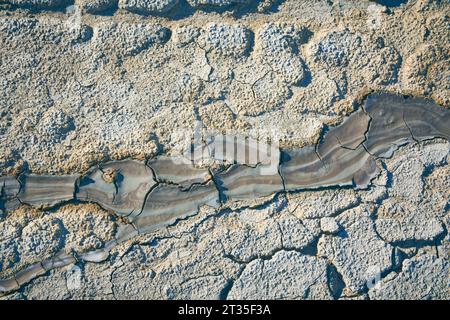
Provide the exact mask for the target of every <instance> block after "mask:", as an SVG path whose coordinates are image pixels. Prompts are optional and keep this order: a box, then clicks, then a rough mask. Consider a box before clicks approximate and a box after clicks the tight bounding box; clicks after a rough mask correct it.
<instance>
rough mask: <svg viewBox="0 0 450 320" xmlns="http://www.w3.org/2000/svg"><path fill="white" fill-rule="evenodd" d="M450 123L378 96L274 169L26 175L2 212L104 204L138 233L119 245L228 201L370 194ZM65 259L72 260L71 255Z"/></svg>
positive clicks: (157, 163) (444, 115)
mask: <svg viewBox="0 0 450 320" xmlns="http://www.w3.org/2000/svg"><path fill="white" fill-rule="evenodd" d="M449 123H450V111H449V110H448V109H445V108H442V107H440V106H439V105H437V104H435V103H433V102H432V101H430V100H425V99H421V98H411V97H402V96H396V95H393V94H372V95H370V96H369V97H368V99H367V100H366V102H365V105H364V106H363V108H361V109H360V110H358V111H356V112H355V113H354V114H352V115H351V116H350V117H348V118H347V119H346V121H344V122H343V123H342V124H341V125H340V126H337V127H335V128H332V129H331V130H330V131H328V132H327V133H326V134H325V135H324V137H323V139H322V140H321V141H319V143H318V145H317V146H315V147H306V148H303V149H300V150H297V151H292V152H285V154H284V156H283V157H282V159H281V161H280V164H279V165H278V164H277V165H275V167H274V168H268V167H267V166H268V165H264V164H258V165H256V166H251V165H250V164H248V163H245V158H242V159H244V162H242V163H236V164H234V165H232V166H231V167H229V168H228V169H226V170H222V171H215V170H207V169H199V168H195V167H194V166H193V165H192V164H188V163H180V162H179V161H172V160H171V159H170V158H158V159H153V160H150V161H148V162H147V163H144V162H139V161H135V160H124V161H117V162H109V163H106V164H103V165H101V166H98V167H95V168H93V169H92V170H90V171H89V172H88V173H87V174H85V175H84V176H82V177H78V176H48V175H47V176H38V175H28V174H21V175H20V176H19V177H18V178H17V179H15V178H14V177H1V178H0V181H1V195H2V208H6V209H11V208H13V207H15V206H17V205H18V204H20V203H27V204H30V205H32V206H36V207H49V206H53V205H56V204H61V203H64V202H65V201H70V200H78V201H86V202H94V203H98V204H99V205H100V206H102V207H104V208H106V209H108V210H111V211H113V212H114V213H116V214H117V215H119V216H123V217H126V218H127V219H128V220H129V222H130V223H131V226H133V227H132V228H129V229H127V230H121V234H120V236H118V237H117V241H118V242H120V241H122V240H123V239H127V238H128V237H129V236H130V235H131V234H139V233H145V232H150V231H154V230H157V229H160V228H162V227H164V226H167V225H170V224H172V223H174V222H175V221H176V220H178V219H183V218H186V217H188V216H190V215H193V214H196V213H197V212H198V210H199V209H200V207H202V206H205V205H206V206H211V207H215V208H217V207H219V206H226V205H227V201H229V200H233V201H239V200H247V199H253V198H259V197H264V196H268V195H271V194H274V193H277V192H281V191H293V190H304V189H314V188H322V187H329V186H353V187H354V188H365V187H367V186H368V185H369V184H370V182H371V180H372V179H373V178H374V177H375V176H376V175H377V171H378V170H377V167H376V165H375V160H376V159H377V158H383V157H384V158H385V157H390V156H391V155H392V153H393V152H394V151H395V150H396V149H398V148H399V147H400V146H402V145H404V144H406V143H409V142H413V141H417V140H420V141H422V140H425V139H431V138H435V137H439V138H444V139H446V140H450V128H449V125H448V124H449ZM233 141H235V142H238V141H239V140H233ZM236 149H237V148H236ZM219 158H220V160H223V157H222V156H220V157H219ZM269 167H270V166H269ZM270 169H271V170H270ZM117 241H115V242H117ZM115 242H112V243H110V244H109V246H111V245H114V244H115ZM97 255H98V256H100V257H102V256H103V255H104V250H103V251H101V252H92V253H91V256H92V257H94V258H92V257H90V256H89V255H88V256H86V259H95V257H96V256H97ZM66 258H67V259H68V261H69V260H70V256H68V257H66ZM60 260H61V259H60ZM62 260H64V259H62ZM58 261H59V260H58ZM69 263H70V262H69ZM47 265H49V264H48V263H46V264H45V265H44V263H40V264H38V265H35V266H30V267H29V268H27V269H26V270H23V271H22V272H21V273H20V274H18V275H17V276H16V280H11V279H9V280H2V281H0V288H1V291H3V292H6V291H11V290H14V289H16V288H17V286H20V285H21V284H23V283H25V282H27V281H28V280H30V279H32V278H34V277H35V276H37V275H39V274H42V273H44V272H46V271H47V270H49V269H51V265H50V266H47ZM58 265H59V264H58Z"/></svg>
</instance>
